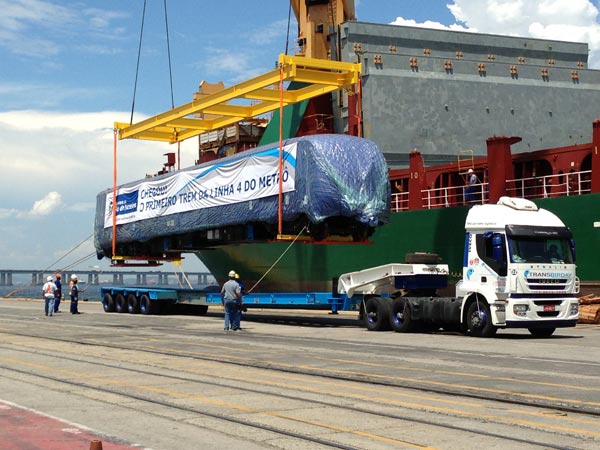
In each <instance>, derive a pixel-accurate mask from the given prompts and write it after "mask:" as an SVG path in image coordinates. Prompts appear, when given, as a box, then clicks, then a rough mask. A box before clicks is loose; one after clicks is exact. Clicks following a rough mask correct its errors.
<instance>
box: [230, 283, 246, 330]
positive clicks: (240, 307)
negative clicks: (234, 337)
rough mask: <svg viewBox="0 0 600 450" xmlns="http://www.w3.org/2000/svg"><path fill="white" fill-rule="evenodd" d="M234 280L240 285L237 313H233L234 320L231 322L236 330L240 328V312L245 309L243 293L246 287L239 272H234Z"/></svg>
mask: <svg viewBox="0 0 600 450" xmlns="http://www.w3.org/2000/svg"><path fill="white" fill-rule="evenodd" d="M235 281H236V282H237V284H239V285H240V294H241V295H240V299H239V301H238V302H237V314H236V315H235V321H234V324H233V331H238V330H241V329H242V326H241V323H242V312H243V311H245V310H246V307H245V306H244V293H245V291H246V287H245V286H244V283H242V280H240V274H239V273H237V272H236V274H235Z"/></svg>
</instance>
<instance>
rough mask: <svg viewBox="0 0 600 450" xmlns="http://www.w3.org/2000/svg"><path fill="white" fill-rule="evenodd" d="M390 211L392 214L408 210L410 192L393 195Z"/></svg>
mask: <svg viewBox="0 0 600 450" xmlns="http://www.w3.org/2000/svg"><path fill="white" fill-rule="evenodd" d="M390 209H391V210H392V212H400V211H406V210H408V192H398V193H395V194H392V201H391V205H390Z"/></svg>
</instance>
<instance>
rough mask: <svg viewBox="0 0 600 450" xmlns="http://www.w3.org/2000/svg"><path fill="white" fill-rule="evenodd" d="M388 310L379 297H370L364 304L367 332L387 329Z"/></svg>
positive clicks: (385, 303)
mask: <svg viewBox="0 0 600 450" xmlns="http://www.w3.org/2000/svg"><path fill="white" fill-rule="evenodd" d="M389 315H390V309H389V306H388V304H387V302H385V301H384V300H383V299H382V298H381V297H371V298H370V299H368V300H367V302H366V303H365V326H366V327H367V330H369V331H384V330H387V329H389V325H390V324H389Z"/></svg>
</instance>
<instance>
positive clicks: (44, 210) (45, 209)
mask: <svg viewBox="0 0 600 450" xmlns="http://www.w3.org/2000/svg"><path fill="white" fill-rule="evenodd" d="M61 205H62V197H61V196H60V194H59V193H58V192H55V191H53V192H48V194H46V196H45V197H44V198H43V199H41V200H38V201H36V202H35V203H34V204H33V208H31V211H30V212H29V214H30V215H32V216H48V215H50V214H52V213H53V212H54V211H56V210H57V209H58V208H59V207H60V206H61Z"/></svg>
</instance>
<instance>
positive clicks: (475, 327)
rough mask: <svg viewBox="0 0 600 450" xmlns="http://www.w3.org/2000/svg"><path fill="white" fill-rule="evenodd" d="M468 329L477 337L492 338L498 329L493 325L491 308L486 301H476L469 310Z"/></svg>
mask: <svg viewBox="0 0 600 450" xmlns="http://www.w3.org/2000/svg"><path fill="white" fill-rule="evenodd" d="M467 327H468V328H469V330H470V331H471V335H472V336H475V337H492V336H494V335H495V334H496V331H498V329H497V328H496V327H495V326H494V325H493V324H492V317H491V314H490V307H489V306H488V304H487V302H486V301H479V300H476V301H474V302H473V303H471V305H469V309H468V310H467Z"/></svg>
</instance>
